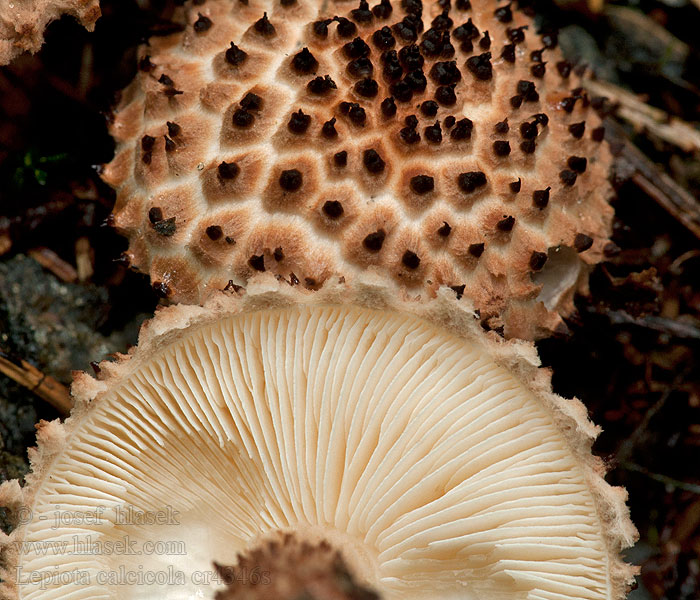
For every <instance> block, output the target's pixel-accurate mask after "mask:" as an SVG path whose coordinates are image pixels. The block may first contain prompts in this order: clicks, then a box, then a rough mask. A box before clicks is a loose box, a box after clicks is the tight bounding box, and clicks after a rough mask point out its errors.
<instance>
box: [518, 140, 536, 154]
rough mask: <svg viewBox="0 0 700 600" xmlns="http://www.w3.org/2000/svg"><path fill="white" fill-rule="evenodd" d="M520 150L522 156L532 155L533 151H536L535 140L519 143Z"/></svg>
mask: <svg viewBox="0 0 700 600" xmlns="http://www.w3.org/2000/svg"><path fill="white" fill-rule="evenodd" d="M520 150H522V152H523V153H524V154H533V153H534V152H535V150H537V143H536V142H535V140H525V141H524V142H520Z"/></svg>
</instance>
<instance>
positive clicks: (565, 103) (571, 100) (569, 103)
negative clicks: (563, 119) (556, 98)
mask: <svg viewBox="0 0 700 600" xmlns="http://www.w3.org/2000/svg"><path fill="white" fill-rule="evenodd" d="M576 100H578V98H577V97H576V96H569V97H568V98H564V99H563V100H562V101H561V103H560V104H561V107H562V108H563V109H564V111H565V112H567V113H571V112H573V110H574V107H575V106H576Z"/></svg>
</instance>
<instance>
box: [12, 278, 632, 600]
mask: <svg viewBox="0 0 700 600" xmlns="http://www.w3.org/2000/svg"><path fill="white" fill-rule="evenodd" d="M538 366H539V361H538V358H537V355H536V352H535V348H534V346H533V345H532V344H531V343H526V342H521V341H516V340H510V341H505V340H502V339H501V338H499V337H498V336H497V335H496V334H495V333H493V332H490V333H489V334H487V333H485V332H484V331H483V330H482V329H481V327H480V325H479V321H478V319H476V317H475V315H474V313H473V312H472V311H471V310H469V301H468V300H464V299H462V300H461V301H458V300H457V299H456V298H455V295H454V293H452V291H451V290H449V289H445V288H442V289H440V290H438V292H437V296H436V298H433V299H430V300H426V301H424V302H409V301H401V300H400V299H397V297H396V293H395V289H394V288H392V287H388V286H387V284H386V281H385V280H383V278H381V277H377V278H375V280H374V281H370V280H369V278H366V280H365V281H364V282H360V281H358V280H355V281H353V282H351V283H342V282H337V281H335V280H329V281H327V282H326V283H325V284H324V285H323V286H322V287H321V288H320V289H319V290H318V291H314V292H311V291H306V290H304V289H303V288H301V286H294V287H292V286H289V285H288V284H286V283H284V282H281V281H277V280H275V278H274V277H272V275H271V274H269V273H266V274H262V275H260V276H258V277H257V278H255V279H254V280H252V281H251V282H250V283H249V285H248V287H247V289H246V290H241V289H238V290H235V289H232V291H230V292H226V293H222V292H220V293H219V294H217V295H216V296H214V297H212V298H211V299H210V300H209V301H207V303H206V304H205V306H204V307H198V306H186V305H178V306H171V307H167V308H164V309H162V310H160V311H159V312H158V314H157V315H156V317H155V318H154V319H153V320H151V321H149V322H148V323H146V324H145V325H144V326H143V328H142V330H141V334H140V339H139V345H138V347H136V348H134V349H132V350H131V351H130V352H129V354H128V355H122V356H119V357H117V360H116V362H107V361H105V362H103V363H101V364H100V371H99V375H98V379H93V378H91V377H89V376H88V375H86V374H84V373H80V374H77V375H76V377H75V382H74V384H73V388H72V392H73V394H74V396H75V399H76V404H75V408H74V410H73V412H72V414H71V417H70V418H69V419H68V420H66V422H65V423H63V424H61V423H59V422H58V421H55V422H52V423H43V424H42V425H41V427H40V428H39V432H38V447H37V449H35V450H33V451H32V452H31V453H30V459H31V462H32V473H30V474H29V475H28V476H27V478H26V481H27V483H26V485H25V486H24V487H23V488H22V487H20V486H19V484H18V482H17V481H11V482H5V483H3V484H2V485H1V486H0V506H2V507H5V508H6V509H8V510H9V511H10V512H11V513H12V514H14V515H15V516H16V517H17V518H18V520H19V521H20V526H19V527H17V528H16V529H15V530H14V531H13V532H12V533H11V534H10V535H9V536H6V535H4V534H0V578H2V579H3V580H4V583H3V584H1V585H0V597H2V598H8V599H10V600H14V599H16V598H20V597H29V596H31V597H32V598H36V599H37V600H43V599H48V598H57V597H62V592H64V591H65V590H66V589H69V590H70V591H71V592H73V593H75V594H82V596H81V597H85V598H97V597H102V596H104V595H109V594H113V597H115V598H133V597H134V593H135V592H134V590H132V589H131V588H129V587H128V586H125V585H119V582H118V581H117V583H115V584H111V583H110V582H109V581H107V583H105V582H104V580H102V581H101V580H100V579H99V577H98V576H99V573H104V572H107V573H111V572H119V570H120V569H122V568H123V569H125V570H126V571H128V572H138V571H139V569H143V570H144V571H152V570H164V569H166V568H168V569H173V570H174V571H176V572H182V574H183V575H182V579H181V580H182V581H183V584H182V585H181V586H179V587H178V586H177V585H175V586H169V585H168V584H167V582H166V583H165V584H163V585H161V586H160V587H154V589H153V590H152V596H151V597H154V598H155V597H157V598H164V599H165V598H173V599H175V598H178V599H179V598H182V597H183V595H187V594H191V595H192V596H193V597H198V596H197V595H198V594H199V595H200V596H201V595H202V594H204V597H212V596H213V594H214V591H215V590H216V589H217V587H218V586H216V585H215V584H213V583H212V581H211V580H206V581H203V580H202V579H201V577H200V578H199V579H195V575H198V576H201V574H202V573H203V572H205V571H206V570H209V571H211V569H212V561H215V562H217V563H218V564H234V563H235V562H236V554H237V553H238V552H241V553H244V552H247V551H249V550H251V549H254V548H256V547H259V545H260V543H261V540H262V541H265V538H266V536H267V535H268V534H274V533H275V532H278V531H284V532H295V533H296V534H297V535H299V536H300V539H301V540H306V541H310V542H311V543H317V542H318V541H320V540H323V539H325V540H327V541H328V542H329V544H331V546H332V547H333V548H334V549H337V550H339V551H340V552H341V553H342V556H343V559H344V560H345V561H346V562H347V564H348V566H349V568H350V570H351V572H352V573H353V575H354V576H355V577H357V581H358V582H359V583H360V584H361V585H363V586H364V585H367V586H369V587H370V588H372V589H374V590H376V591H377V592H378V593H380V594H381V595H382V597H385V598H394V597H411V598H424V597H433V595H434V594H438V593H440V594H442V595H444V596H446V597H457V595H459V594H464V593H467V594H468V595H469V596H470V597H472V596H473V597H480V598H503V599H508V600H516V599H518V600H520V599H522V598H530V599H545V598H558V599H561V600H580V599H581V598H587V599H588V600H621V599H622V598H624V597H625V594H626V591H627V589H628V586H629V584H630V583H631V581H632V580H633V576H634V573H635V572H636V570H635V568H634V567H631V566H630V565H627V564H625V563H624V562H623V560H622V559H621V557H620V552H621V551H622V550H623V549H624V548H626V547H628V546H630V545H631V544H632V543H633V541H634V540H635V539H636V531H635V529H634V527H633V525H632V523H631V522H630V520H629V513H628V510H627V508H626V506H625V499H626V494H625V492H624V490H623V489H621V488H613V487H610V486H609V485H608V484H607V483H605V481H604V479H603V475H604V472H605V468H604V465H603V464H602V461H600V459H597V458H595V457H594V456H593V455H592V454H591V444H592V442H593V439H594V438H595V436H596V435H597V434H598V432H599V429H598V428H597V427H595V426H594V425H593V424H592V423H591V422H590V421H589V420H588V417H587V413H586V409H585V407H584V406H583V404H581V403H580V402H579V401H577V400H575V399H572V400H567V399H564V398H561V397H559V396H556V395H555V394H553V393H552V391H551V384H550V374H549V372H548V371H546V370H544V369H540V368H538ZM58 506H60V509H59V508H57V507H58ZM125 506H126V507H128V506H133V507H135V508H137V509H139V510H144V511H145V510H149V511H156V512H163V511H164V509H165V507H168V508H170V509H172V511H173V513H174V514H176V515H177V522H176V523H175V524H174V525H173V527H172V528H171V529H166V528H164V527H163V526H162V525H161V524H160V523H156V524H153V525H150V526H143V525H140V524H139V523H130V522H127V523H117V522H116V519H115V510H117V509H118V508H119V507H125ZM91 507H92V508H95V509H97V508H100V507H102V508H103V509H104V510H103V511H102V513H101V514H102V518H101V519H99V521H94V522H90V523H84V522H78V523H75V522H74V521H73V520H71V519H68V522H66V523H62V524H61V526H60V527H55V523H56V519H55V517H56V515H57V514H64V515H74V514H78V515H80V514H82V513H83V512H85V511H88V510H89V509H90V508H91ZM73 536H75V537H76V538H78V539H79V540H81V541H85V542H86V543H87V540H97V541H99V542H100V543H107V542H109V543H113V542H114V543H118V542H119V541H120V540H123V539H124V536H127V537H128V538H129V539H130V540H135V542H134V543H136V544H137V547H140V545H141V544H144V543H147V542H148V543H150V542H152V541H153V540H154V539H155V540H162V539H165V540H187V551H186V552H185V553H184V554H183V553H182V552H179V553H173V554H168V555H165V554H163V555H149V556H145V555H144V556H130V555H122V554H112V553H108V552H95V553H94V554H93V555H91V556H90V561H89V564H87V563H86V562H85V557H84V556H83V555H80V554H71V553H65V552H63V553H60V552H59V553H58V554H53V553H49V554H48V555H47V554H46V553H43V552H41V550H42V548H44V547H45V546H44V545H43V544H46V543H49V542H52V541H55V540H64V539H71V540H72V539H74V538H73ZM19 567H21V569H20V568H19ZM76 569H77V570H78V571H84V570H86V569H87V570H88V571H89V572H88V573H87V575H86V576H85V581H77V582H74V581H72V580H69V583H66V578H69V577H71V573H73V572H74V571H75V570H76ZM27 574H29V575H27ZM30 575H31V577H30ZM212 585H213V587H212ZM66 586H68V587H66ZM184 586H186V587H184ZM465 590H466V592H465ZM139 593H141V594H143V593H144V592H143V588H139ZM110 597H111V596H110Z"/></svg>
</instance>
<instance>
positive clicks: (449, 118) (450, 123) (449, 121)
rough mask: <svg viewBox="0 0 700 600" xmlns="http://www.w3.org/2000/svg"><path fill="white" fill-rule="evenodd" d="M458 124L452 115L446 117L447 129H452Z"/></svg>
mask: <svg viewBox="0 0 700 600" xmlns="http://www.w3.org/2000/svg"><path fill="white" fill-rule="evenodd" d="M456 122H457V119H455V117H453V116H452V115H449V116H447V117H445V121H444V125H445V129H451V128H452V127H454V124H455V123H456Z"/></svg>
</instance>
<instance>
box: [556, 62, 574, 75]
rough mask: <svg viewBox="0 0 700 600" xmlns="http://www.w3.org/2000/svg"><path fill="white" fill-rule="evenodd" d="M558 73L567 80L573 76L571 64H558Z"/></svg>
mask: <svg viewBox="0 0 700 600" xmlns="http://www.w3.org/2000/svg"><path fill="white" fill-rule="evenodd" d="M557 71H559V75H561V76H562V77H563V78H564V79H567V78H568V77H569V75H571V63H570V62H569V61H567V60H560V61H559V62H558V63H557Z"/></svg>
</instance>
